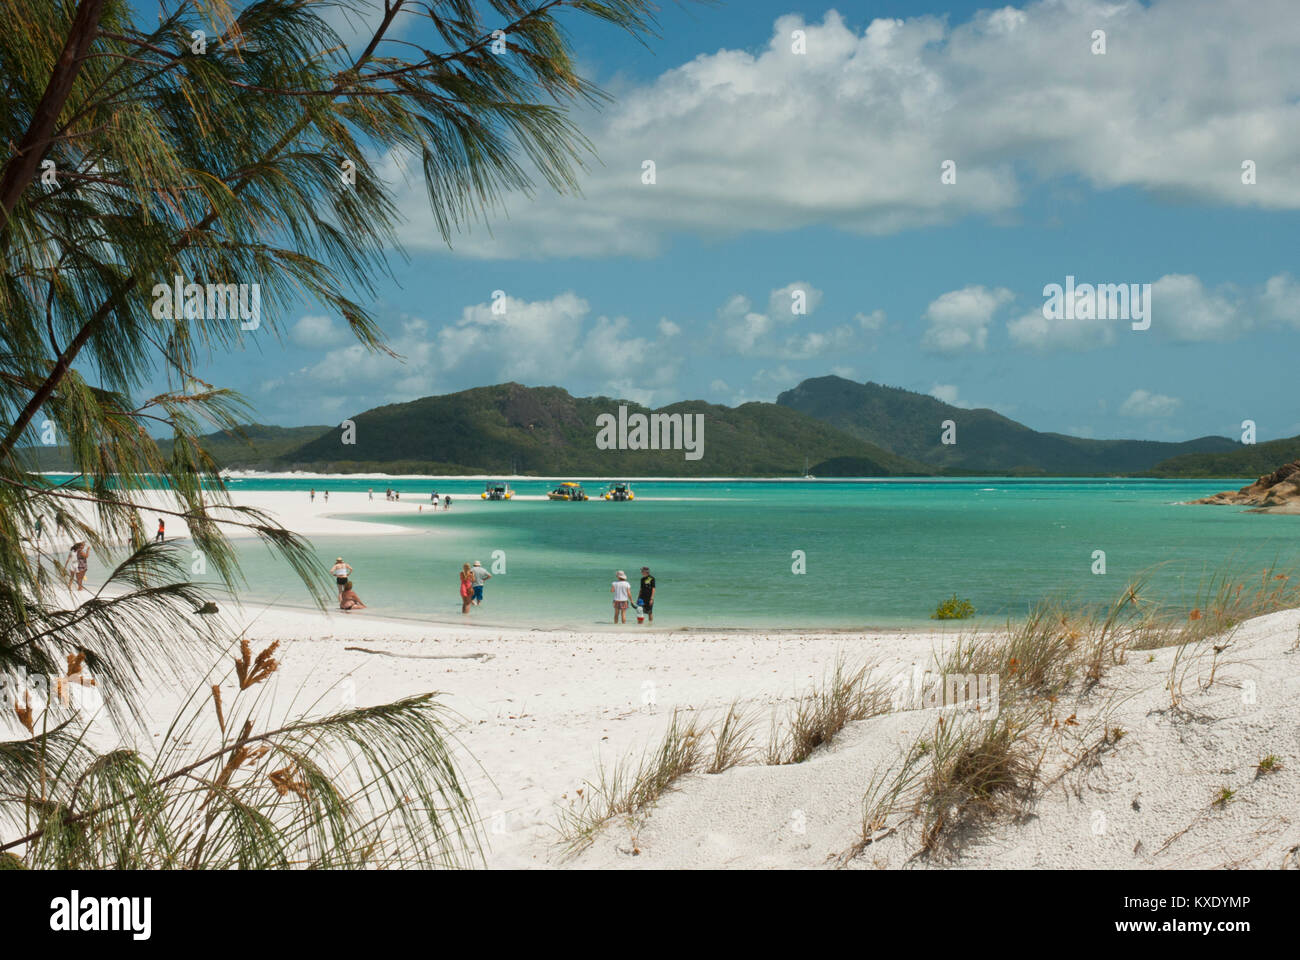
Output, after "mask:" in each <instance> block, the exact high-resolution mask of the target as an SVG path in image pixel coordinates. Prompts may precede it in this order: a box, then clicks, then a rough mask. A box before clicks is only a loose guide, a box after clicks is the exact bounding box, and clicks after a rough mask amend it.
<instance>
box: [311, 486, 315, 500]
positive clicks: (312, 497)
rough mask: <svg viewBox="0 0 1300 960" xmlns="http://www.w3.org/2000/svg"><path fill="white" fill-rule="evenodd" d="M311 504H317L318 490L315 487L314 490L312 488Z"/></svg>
mask: <svg viewBox="0 0 1300 960" xmlns="http://www.w3.org/2000/svg"><path fill="white" fill-rule="evenodd" d="M311 502H312V503H315V502H316V488H315V487H312V488H311Z"/></svg>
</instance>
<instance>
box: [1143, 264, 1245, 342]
mask: <svg viewBox="0 0 1300 960" xmlns="http://www.w3.org/2000/svg"><path fill="white" fill-rule="evenodd" d="M1250 326H1251V320H1250V317H1249V316H1246V315H1243V314H1242V313H1241V311H1240V310H1239V309H1238V304H1237V302H1236V300H1235V299H1233V293H1232V292H1231V291H1221V292H1217V293H1211V292H1209V291H1207V290H1206V289H1205V285H1204V284H1202V283H1201V281H1200V279H1199V278H1197V277H1195V276H1192V275H1191V274H1183V273H1171V274H1167V275H1166V276H1163V277H1161V278H1160V279H1159V280H1157V281H1156V282H1155V283H1153V284H1152V285H1151V327H1152V329H1154V330H1159V331H1160V332H1161V334H1163V335H1164V336H1168V337H1170V338H1172V339H1174V340H1231V339H1233V338H1235V337H1238V336H1240V335H1241V334H1242V333H1244V332H1245V331H1246V330H1248V329H1249V328H1250Z"/></svg>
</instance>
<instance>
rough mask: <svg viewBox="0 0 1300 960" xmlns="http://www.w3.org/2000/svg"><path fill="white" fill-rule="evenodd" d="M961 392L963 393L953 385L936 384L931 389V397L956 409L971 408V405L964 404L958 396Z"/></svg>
mask: <svg viewBox="0 0 1300 960" xmlns="http://www.w3.org/2000/svg"><path fill="white" fill-rule="evenodd" d="M960 392H961V391H959V390H958V389H957V387H956V386H955V385H954V384H951V383H936V384H935V385H934V386H933V387H931V388H930V396H932V397H934V398H935V399H936V400H940V401H942V402H943V403H946V404H949V405H950V406H954V407H969V406H970V404H969V403H964V402H963V401H962V400H961V398H960V397H959V396H958V394H959V393H960Z"/></svg>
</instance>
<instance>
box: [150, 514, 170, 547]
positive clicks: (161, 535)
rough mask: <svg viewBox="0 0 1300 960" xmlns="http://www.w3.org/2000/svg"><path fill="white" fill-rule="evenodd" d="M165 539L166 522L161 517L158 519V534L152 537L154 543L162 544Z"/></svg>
mask: <svg viewBox="0 0 1300 960" xmlns="http://www.w3.org/2000/svg"><path fill="white" fill-rule="evenodd" d="M166 539H167V521H166V520H164V519H163V518H162V517H159V518H158V532H157V533H155V534H154V535H153V542H154V543H162V542H163V541H164V540H166Z"/></svg>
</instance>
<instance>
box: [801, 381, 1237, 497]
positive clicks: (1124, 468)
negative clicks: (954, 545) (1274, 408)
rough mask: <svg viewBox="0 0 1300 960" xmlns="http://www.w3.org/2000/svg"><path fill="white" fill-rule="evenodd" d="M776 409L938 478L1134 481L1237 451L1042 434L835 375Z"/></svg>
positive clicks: (1214, 444)
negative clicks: (946, 429) (947, 429)
mask: <svg viewBox="0 0 1300 960" xmlns="http://www.w3.org/2000/svg"><path fill="white" fill-rule="evenodd" d="M776 402H777V403H778V404H779V405H780V406H783V407H788V408H789V409H791V410H797V411H799V412H800V413H803V414H807V415H808V416H810V417H813V418H814V419H817V420H820V421H822V422H823V423H826V424H829V425H830V426H832V427H835V428H836V429H839V430H842V431H844V432H845V433H848V434H850V435H851V436H854V437H857V438H858V439H860V440H864V441H866V442H868V443H874V444H876V445H878V446H880V447H883V448H884V449H886V450H890V451H892V452H894V453H897V454H899V455H900V456H905V457H909V458H912V459H915V460H919V461H921V462H923V463H926V464H928V465H929V466H931V467H932V468H934V469H935V470H936V471H937V472H942V473H957V474H960V473H967V474H1010V475H1016V474H1055V475H1058V476H1099V475H1111V474H1134V473H1142V472H1144V471H1148V470H1150V469H1152V468H1153V467H1155V465H1156V464H1158V463H1160V462H1161V461H1163V460H1166V459H1168V458H1170V457H1175V456H1179V455H1183V454H1205V453H1227V452H1232V451H1237V450H1239V449H1240V446H1241V445H1240V444H1238V443H1237V442H1235V441H1233V440H1230V439H1228V438H1227V437H1201V438H1199V439H1196V440H1187V441H1183V442H1181V443H1167V442H1162V441H1157V440H1093V439H1088V438H1085V437H1071V436H1067V435H1066V434H1062V433H1043V432H1040V431H1037V430H1033V429H1031V428H1030V427H1027V426H1025V425H1024V424H1022V423H1017V422H1016V421H1015V420H1012V419H1010V418H1009V417H1004V416H1002V414H1000V413H996V412H994V411H993V410H987V409H966V408H964V407H956V406H953V405H952V404H949V403H944V402H943V401H942V400H938V399H936V398H935V397H931V396H928V395H926V394H922V393H915V392H913V391H911V390H904V389H901V388H899V387H886V386H882V385H880V384H876V383H855V382H854V381H852V380H846V379H844V378H843V377H836V376H826V377H815V378H812V379H809V380H805V381H803V382H802V383H801V384H799V385H798V386H797V387H795V388H793V389H792V390H787V391H785V392H784V393H782V394H781V395H780V396H779V397H777V400H776ZM946 420H951V421H953V423H954V424H955V427H956V441H957V442H956V443H954V444H944V443H942V442H941V441H942V433H943V430H942V427H941V424H942V423H943V422H944V421H946Z"/></svg>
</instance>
